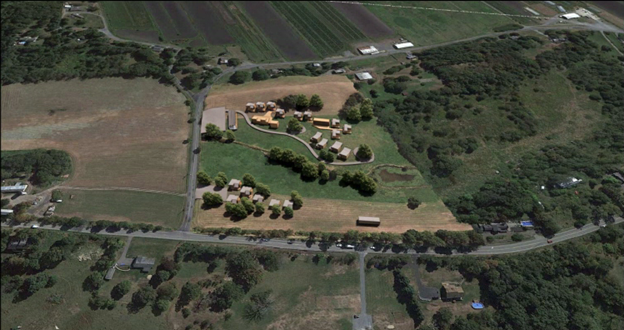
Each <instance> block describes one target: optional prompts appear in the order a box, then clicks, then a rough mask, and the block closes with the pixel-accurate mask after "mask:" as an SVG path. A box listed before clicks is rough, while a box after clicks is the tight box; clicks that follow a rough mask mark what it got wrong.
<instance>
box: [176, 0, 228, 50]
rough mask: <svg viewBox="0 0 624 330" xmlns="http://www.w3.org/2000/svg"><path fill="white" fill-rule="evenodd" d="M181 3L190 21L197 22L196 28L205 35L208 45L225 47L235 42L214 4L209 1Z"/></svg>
mask: <svg viewBox="0 0 624 330" xmlns="http://www.w3.org/2000/svg"><path fill="white" fill-rule="evenodd" d="M181 3H182V6H183V7H184V9H185V11H186V12H187V13H188V17H189V19H190V20H192V21H194V22H195V26H196V27H197V29H198V30H199V31H200V32H201V33H203V35H204V38H205V39H206V41H208V43H210V44H212V45H224V44H229V43H233V42H234V39H233V38H232V37H231V36H230V34H229V33H228V31H227V29H226V27H225V24H226V23H225V22H224V21H223V18H222V17H221V15H219V13H218V11H217V10H216V9H215V7H214V5H213V4H211V3H210V2H208V1H198V2H194V1H182V2H181Z"/></svg>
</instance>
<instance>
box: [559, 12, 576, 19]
mask: <svg viewBox="0 0 624 330" xmlns="http://www.w3.org/2000/svg"><path fill="white" fill-rule="evenodd" d="M561 18H563V19H575V18H581V16H580V15H579V14H576V13H570V14H563V15H561Z"/></svg>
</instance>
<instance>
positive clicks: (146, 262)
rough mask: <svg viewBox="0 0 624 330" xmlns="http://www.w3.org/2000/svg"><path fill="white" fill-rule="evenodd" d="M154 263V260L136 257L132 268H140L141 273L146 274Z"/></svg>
mask: <svg viewBox="0 0 624 330" xmlns="http://www.w3.org/2000/svg"><path fill="white" fill-rule="evenodd" d="M155 263H156V259H154V258H146V257H136V258H134V260H133V261H132V268H141V271H142V272H143V273H147V272H149V271H150V270H151V269H152V267H154V264H155Z"/></svg>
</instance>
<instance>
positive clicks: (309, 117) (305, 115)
mask: <svg viewBox="0 0 624 330" xmlns="http://www.w3.org/2000/svg"><path fill="white" fill-rule="evenodd" d="M303 119H305V120H312V111H310V110H308V111H306V112H304V113H303Z"/></svg>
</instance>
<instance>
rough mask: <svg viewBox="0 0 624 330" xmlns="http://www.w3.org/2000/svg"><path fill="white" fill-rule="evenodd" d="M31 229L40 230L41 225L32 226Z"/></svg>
mask: <svg viewBox="0 0 624 330" xmlns="http://www.w3.org/2000/svg"><path fill="white" fill-rule="evenodd" d="M30 228H32V229H37V228H39V225H32V226H30Z"/></svg>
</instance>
